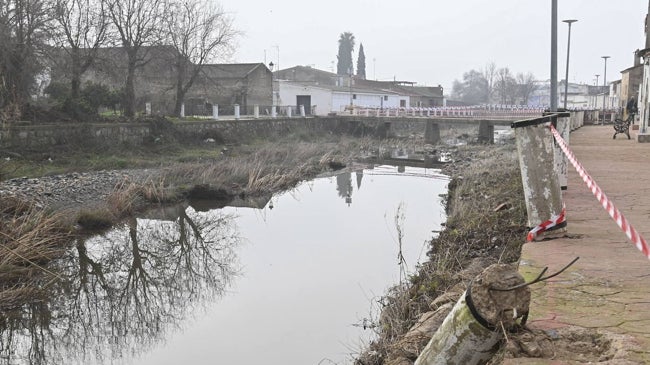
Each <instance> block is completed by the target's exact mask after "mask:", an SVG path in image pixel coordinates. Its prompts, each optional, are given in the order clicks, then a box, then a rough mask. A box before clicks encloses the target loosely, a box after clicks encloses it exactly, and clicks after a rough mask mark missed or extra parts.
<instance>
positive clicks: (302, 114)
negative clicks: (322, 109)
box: [300, 104, 307, 118]
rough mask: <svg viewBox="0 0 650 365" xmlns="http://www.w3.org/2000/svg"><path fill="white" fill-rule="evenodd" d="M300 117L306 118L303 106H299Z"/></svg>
mask: <svg viewBox="0 0 650 365" xmlns="http://www.w3.org/2000/svg"><path fill="white" fill-rule="evenodd" d="M300 116H301V117H303V118H304V117H306V116H307V114H305V105H303V104H300Z"/></svg>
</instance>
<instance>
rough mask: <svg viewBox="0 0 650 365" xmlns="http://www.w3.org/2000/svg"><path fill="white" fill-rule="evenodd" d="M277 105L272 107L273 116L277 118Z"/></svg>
mask: <svg viewBox="0 0 650 365" xmlns="http://www.w3.org/2000/svg"><path fill="white" fill-rule="evenodd" d="M276 108H277V107H276V106H275V105H273V106H272V107H271V118H277V117H278V110H277V109H276Z"/></svg>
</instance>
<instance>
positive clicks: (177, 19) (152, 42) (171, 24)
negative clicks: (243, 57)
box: [0, 0, 239, 123]
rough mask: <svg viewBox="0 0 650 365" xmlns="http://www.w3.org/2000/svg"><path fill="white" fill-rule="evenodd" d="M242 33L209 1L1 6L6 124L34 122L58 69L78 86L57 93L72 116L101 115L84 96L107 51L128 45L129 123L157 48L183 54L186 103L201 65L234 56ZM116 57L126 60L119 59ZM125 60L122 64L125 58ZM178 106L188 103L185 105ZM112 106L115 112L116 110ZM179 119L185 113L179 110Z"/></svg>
mask: <svg viewBox="0 0 650 365" xmlns="http://www.w3.org/2000/svg"><path fill="white" fill-rule="evenodd" d="M238 34H239V33H238V32H237V31H236V30H234V29H233V27H232V19H231V18H230V17H229V16H227V15H226V14H225V13H224V12H223V11H222V10H221V8H220V7H219V6H216V5H213V3H211V2H209V1H207V0H191V1H189V2H188V1H180V0H143V1H133V0H129V1H122V0H9V1H3V2H1V3H0V80H2V82H0V121H2V122H5V123H6V122H12V121H15V120H20V119H27V117H28V112H29V110H30V108H33V107H34V106H33V105H31V104H33V103H34V101H35V100H34V99H33V98H32V95H41V94H42V93H43V91H44V90H43V87H44V86H46V77H44V74H45V72H46V70H48V69H52V68H56V69H57V70H59V71H57V72H61V73H62V74H63V75H62V76H63V77H65V78H66V79H68V80H70V82H69V84H67V86H66V87H65V88H64V90H59V89H61V86H62V85H56V87H53V88H50V90H51V91H57V93H58V94H59V96H60V95H62V94H65V95H66V98H65V99H59V100H58V101H61V100H63V101H64V102H63V103H59V106H61V104H63V107H62V108H60V110H61V111H63V112H64V113H68V116H69V117H72V118H73V119H79V118H80V117H82V116H84V115H85V114H87V113H92V114H93V115H96V114H97V112H96V107H94V106H93V105H87V104H92V102H91V101H89V100H93V98H85V97H84V95H83V93H84V90H82V87H83V85H82V80H83V76H84V74H85V73H86V72H87V71H88V70H89V69H90V68H91V67H92V66H93V65H96V64H97V63H98V61H99V60H100V59H101V57H100V55H99V50H100V49H102V48H104V49H106V47H114V46H121V47H123V49H124V51H125V53H126V58H125V60H124V63H125V64H124V65H121V66H123V67H124V69H125V70H126V77H125V84H124V87H123V88H122V89H123V90H119V89H118V90H109V92H110V93H112V94H113V96H120V97H121V98H120V100H119V104H120V105H121V107H122V108H123V109H124V114H125V115H126V116H127V117H134V116H135V103H136V95H135V86H134V82H135V79H134V77H135V72H136V70H137V69H139V68H141V67H142V66H144V65H145V64H147V63H148V62H150V61H151V55H150V54H149V52H148V49H149V47H150V46H160V45H168V46H171V48H172V49H174V51H175V52H176V55H177V59H176V61H175V65H174V67H175V70H176V74H177V76H178V77H177V79H176V80H172V81H171V82H170V84H171V85H169V87H170V89H176V97H177V99H179V100H181V103H182V99H183V98H184V97H185V92H186V91H187V89H188V88H189V87H190V86H191V85H192V83H193V82H194V79H195V78H196V76H197V74H198V72H199V71H200V69H201V66H202V65H203V64H205V63H208V62H213V61H215V60H217V59H219V58H223V57H225V56H228V55H229V54H230V51H231V50H232V46H233V42H234V40H235V38H236V36H237V35H238ZM109 58H114V59H118V60H120V58H119V57H117V58H116V57H114V55H112V56H110V57H109ZM120 61H121V60H120ZM176 104H177V105H180V103H179V102H178V101H177V102H176ZM114 105H115V103H112V105H111V106H114ZM177 109H178V111H177V114H178V113H179V112H180V107H177Z"/></svg>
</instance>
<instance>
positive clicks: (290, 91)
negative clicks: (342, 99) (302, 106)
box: [277, 81, 332, 116]
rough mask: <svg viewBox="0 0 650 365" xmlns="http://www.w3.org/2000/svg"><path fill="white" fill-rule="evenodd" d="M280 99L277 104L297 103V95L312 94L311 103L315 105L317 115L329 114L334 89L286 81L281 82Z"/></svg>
mask: <svg viewBox="0 0 650 365" xmlns="http://www.w3.org/2000/svg"><path fill="white" fill-rule="evenodd" d="M279 88H280V91H279V95H280V97H279V100H277V105H297V100H296V96H298V95H310V96H311V105H312V107H313V106H314V105H315V106H316V110H315V115H321V116H324V115H327V113H329V112H330V111H332V91H331V90H328V89H323V88H319V87H311V86H305V85H299V84H292V83H289V82H285V81H280V82H279Z"/></svg>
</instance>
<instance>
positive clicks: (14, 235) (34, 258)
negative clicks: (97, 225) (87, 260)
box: [0, 196, 71, 311]
mask: <svg viewBox="0 0 650 365" xmlns="http://www.w3.org/2000/svg"><path fill="white" fill-rule="evenodd" d="M0 222H2V230H0V252H1V254H0V310H1V311H4V310H7V309H12V308H14V307H16V306H19V305H21V304H22V303H25V302H26V301H27V300H30V301H31V300H34V299H35V298H40V297H41V295H42V294H43V291H44V289H46V288H47V287H48V286H49V285H51V284H52V283H53V282H54V281H56V280H57V279H58V276H57V274H56V273H54V272H52V271H50V270H48V269H47V264H48V263H49V262H50V261H52V260H54V259H56V258H58V257H59V256H60V255H61V254H62V252H63V250H64V249H65V248H66V246H65V244H66V243H67V242H68V241H69V240H70V238H71V230H70V228H69V227H70V226H69V225H67V224H65V223H64V219H63V217H62V216H60V215H57V214H54V215H53V214H49V213H48V212H46V211H45V210H44V209H42V208H39V207H38V206H36V205H34V204H31V203H29V202H26V201H23V200H20V199H17V198H11V197H7V196H0Z"/></svg>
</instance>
